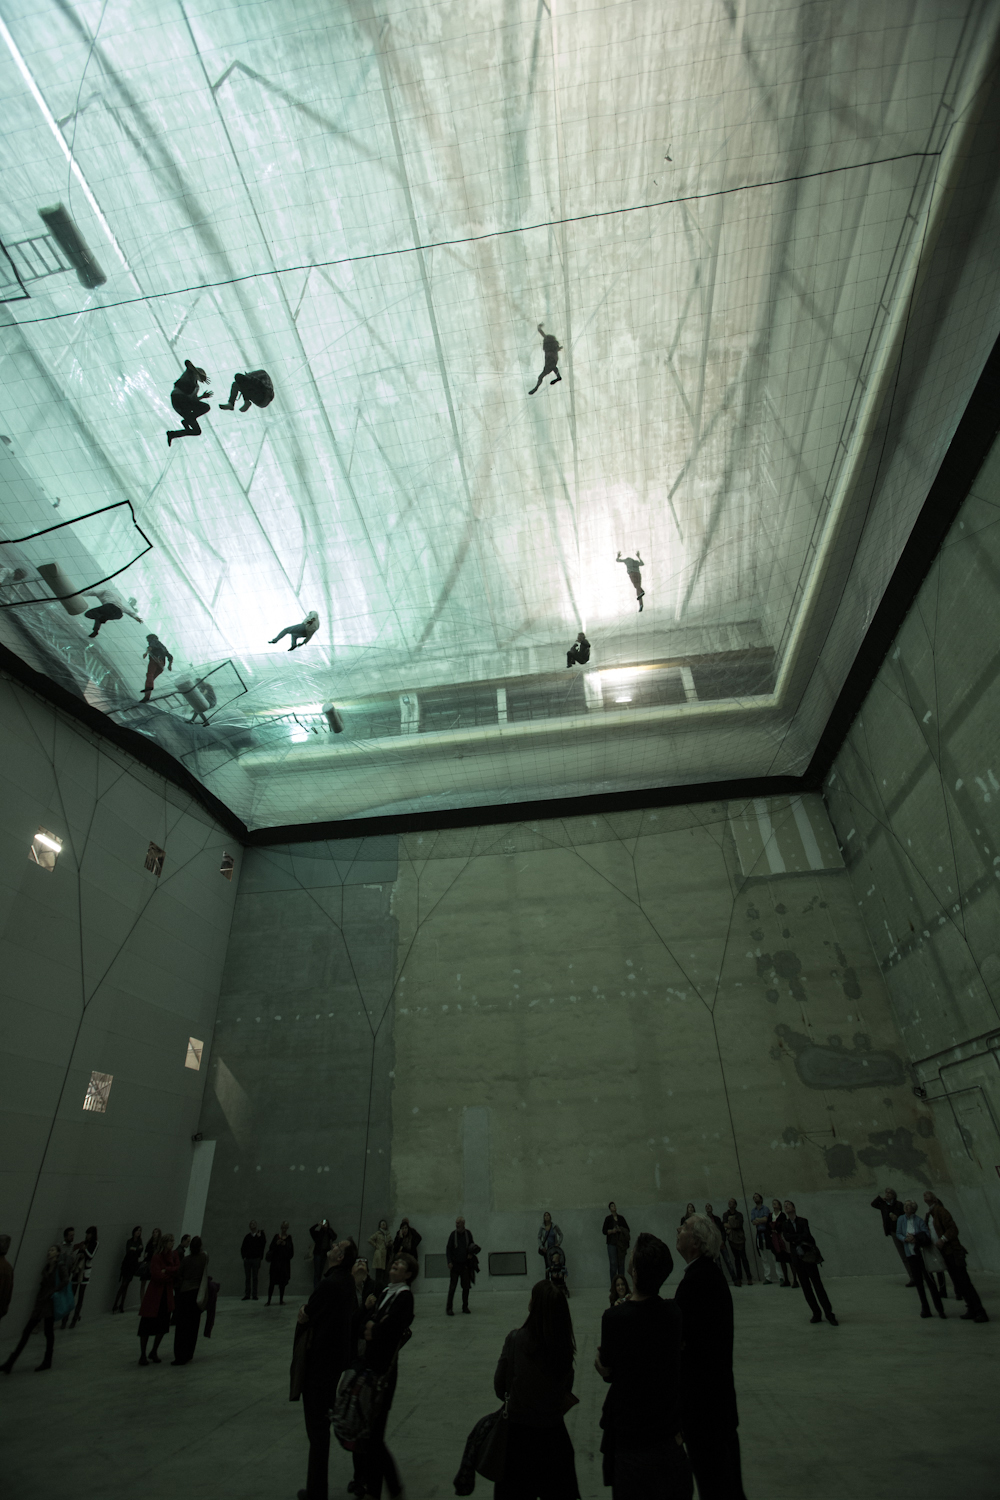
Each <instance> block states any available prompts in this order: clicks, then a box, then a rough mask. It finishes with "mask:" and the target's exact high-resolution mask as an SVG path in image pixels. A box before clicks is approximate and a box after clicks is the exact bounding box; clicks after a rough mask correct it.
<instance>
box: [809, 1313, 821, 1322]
mask: <svg viewBox="0 0 1000 1500" xmlns="http://www.w3.org/2000/svg"><path fill="white" fill-rule="evenodd" d="M809 1321H810V1323H822V1321H823V1319H822V1317H821V1315H820V1314H819V1313H817V1314H816V1315H815V1317H812V1318H810V1319H809Z"/></svg>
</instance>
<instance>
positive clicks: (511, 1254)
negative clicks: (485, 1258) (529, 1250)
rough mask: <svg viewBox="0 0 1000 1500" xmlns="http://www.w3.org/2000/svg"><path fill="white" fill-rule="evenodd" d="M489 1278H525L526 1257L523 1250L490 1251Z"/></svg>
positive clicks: (526, 1268) (526, 1269)
mask: <svg viewBox="0 0 1000 1500" xmlns="http://www.w3.org/2000/svg"><path fill="white" fill-rule="evenodd" d="M489 1266H490V1275H491V1276H527V1274H528V1257H527V1256H526V1254H525V1252H524V1251H523V1250H491V1251H490V1255H489Z"/></svg>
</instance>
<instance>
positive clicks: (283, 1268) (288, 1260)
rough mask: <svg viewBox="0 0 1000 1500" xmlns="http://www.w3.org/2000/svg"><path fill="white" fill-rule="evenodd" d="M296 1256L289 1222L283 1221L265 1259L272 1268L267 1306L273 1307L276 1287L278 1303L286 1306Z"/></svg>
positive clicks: (268, 1285) (268, 1284)
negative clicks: (286, 1289) (293, 1259)
mask: <svg viewBox="0 0 1000 1500" xmlns="http://www.w3.org/2000/svg"><path fill="white" fill-rule="evenodd" d="M294 1254H295V1246H294V1244H293V1243H292V1237H291V1235H290V1234H289V1232H288V1220H287V1219H283V1220H282V1221H281V1228H280V1229H279V1231H278V1233H277V1234H276V1235H275V1236H274V1238H273V1239H272V1241H271V1244H270V1246H269V1248H268V1252H267V1254H266V1255H265V1257H264V1259H265V1260H266V1261H267V1264H268V1266H269V1268H270V1272H271V1274H270V1277H269V1278H268V1283H267V1306H268V1307H270V1306H271V1298H272V1297H273V1296H274V1289H275V1287H277V1288H278V1303H279V1305H280V1306H281V1307H284V1305H285V1287H286V1286H287V1285H288V1282H289V1279H290V1277H291V1274H292V1257H293V1255H294Z"/></svg>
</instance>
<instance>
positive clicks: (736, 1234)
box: [722, 1198, 753, 1286]
mask: <svg viewBox="0 0 1000 1500" xmlns="http://www.w3.org/2000/svg"><path fill="white" fill-rule="evenodd" d="M722 1222H723V1224H724V1226H725V1230H726V1244H727V1245H728V1246H729V1254H730V1255H731V1256H732V1260H733V1264H734V1265H735V1267H736V1285H737V1286H742V1284H743V1274H742V1273H743V1272H744V1271H745V1272H746V1278H747V1286H753V1278H752V1276H751V1275H750V1262H749V1261H748V1260H747V1237H746V1235H745V1234H744V1232H743V1215H742V1214H741V1213H740V1211H739V1209H738V1208H737V1206H736V1199H735V1198H730V1200H729V1203H728V1205H727V1207H726V1212H725V1216H724V1217H723V1220H722Z"/></svg>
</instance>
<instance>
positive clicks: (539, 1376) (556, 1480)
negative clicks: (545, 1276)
mask: <svg viewBox="0 0 1000 1500" xmlns="http://www.w3.org/2000/svg"><path fill="white" fill-rule="evenodd" d="M575 1353H576V1341H575V1339H574V1338H573V1320H572V1318H571V1317H570V1314H569V1307H568V1306H567V1304H566V1299H565V1298H564V1297H563V1296H562V1295H561V1293H560V1292H559V1291H558V1290H557V1288H556V1287H554V1286H553V1285H552V1283H551V1282H549V1281H538V1282H536V1283H535V1285H534V1286H533V1287H532V1289H531V1297H530V1299H529V1301H528V1316H527V1319H526V1321H525V1322H524V1324H523V1325H522V1326H521V1327H520V1328H515V1329H513V1330H512V1331H511V1332H510V1333H508V1335H507V1337H506V1339H505V1340H504V1345H503V1349H502V1350H501V1353H500V1358H499V1360H498V1361H497V1367H496V1371H495V1373H494V1375H493V1389H494V1391H495V1392H496V1394H497V1397H498V1398H499V1400H501V1401H504V1402H506V1405H507V1418H506V1421H507V1445H506V1454H505V1457H504V1467H503V1472H502V1474H501V1476H500V1478H499V1479H498V1480H497V1482H496V1485H495V1487H494V1490H493V1497H494V1500H527V1497H529V1496H541V1497H542V1500H578V1496H579V1494H580V1489H579V1486H578V1485H577V1482H576V1461H575V1457H574V1454H573V1444H572V1442H571V1441H570V1436H569V1433H568V1432H567V1431H566V1424H565V1422H564V1421H563V1417H564V1415H565V1413H566V1412H567V1411H568V1410H569V1408H570V1406H571V1405H576V1400H575V1398H574V1397H573V1394H572V1392H573V1357H574V1355H575Z"/></svg>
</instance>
